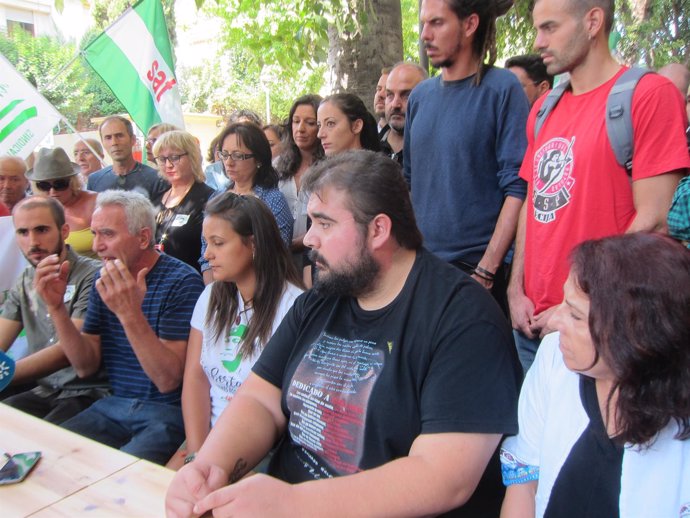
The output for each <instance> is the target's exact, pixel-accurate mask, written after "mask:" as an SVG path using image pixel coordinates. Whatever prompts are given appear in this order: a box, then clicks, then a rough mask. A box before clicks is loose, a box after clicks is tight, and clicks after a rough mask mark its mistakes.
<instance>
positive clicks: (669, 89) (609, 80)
mask: <svg viewBox="0 0 690 518" xmlns="http://www.w3.org/2000/svg"><path fill="white" fill-rule="evenodd" d="M613 4H614V2H613V0H596V1H590V2H584V1H582V0H537V2H536V4H535V7H534V11H533V20H534V26H535V28H536V30H537V37H536V41H535V44H534V45H535V48H536V49H537V50H538V51H539V53H540V54H541V57H542V59H543V60H544V64H545V65H546V68H547V71H548V72H549V74H554V75H556V74H562V73H564V72H569V73H570V88H569V89H568V90H567V91H566V92H565V93H564V95H563V97H562V98H561V100H560V101H559V103H558V104H557V105H556V107H555V108H554V110H553V111H552V112H551V114H549V116H548V117H547V118H546V121H545V122H544V125H543V126H542V128H541V130H540V131H539V134H538V136H537V137H536V138H535V136H534V122H535V117H536V113H537V111H538V110H539V108H540V107H541V105H542V104H543V101H544V97H542V98H541V99H540V100H539V101H537V103H536V104H535V105H534V107H533V109H532V112H531V114H530V117H529V119H528V121H527V137H528V147H527V152H526V154H525V159H524V160H523V163H522V167H521V169H520V176H521V177H522V178H523V179H524V180H526V181H527V182H528V183H529V186H528V192H527V199H526V201H525V203H524V204H523V207H522V210H521V213H520V220H519V224H518V231H517V237H516V246H515V258H514V261H513V271H512V275H511V280H510V286H509V289H508V297H509V302H510V312H511V318H512V323H513V328H514V330H515V339H516V344H517V347H518V353H519V355H520V360H521V362H522V364H523V368H524V370H525V371H527V369H528V368H529V366H530V365H531V362H532V359H533V358H534V354H535V353H536V349H537V347H538V344H539V340H540V339H541V337H543V336H544V335H545V334H547V333H549V332H551V331H552V329H551V328H550V326H549V325H548V320H549V317H550V316H551V313H552V312H553V310H554V309H555V307H556V306H557V305H558V304H560V302H561V300H562V299H563V289H562V286H563V283H564V282H565V280H566V278H567V275H568V255H569V254H570V251H571V250H572V248H573V247H574V246H575V245H577V244H578V243H581V242H582V241H585V240H587V239H594V238H599V237H604V236H608V235H613V234H622V233H624V232H637V231H661V232H665V231H666V215H667V213H668V208H669V207H670V204H671V199H672V197H673V192H674V190H675V188H676V186H677V185H678V182H679V180H680V178H681V177H682V176H683V175H684V174H685V173H686V170H687V168H688V167H690V157H689V156H688V152H687V148H686V144H685V135H684V130H685V126H686V123H687V121H686V117H685V110H684V109H683V108H684V107H683V105H682V103H681V102H680V98H679V97H678V95H677V94H676V93H675V92H674V89H675V87H674V86H673V84H672V83H671V82H670V81H668V80H666V79H665V78H662V77H660V76H658V75H654V74H649V75H646V76H644V77H643V78H642V79H641V80H640V82H639V84H638V85H637V87H636V89H635V93H634V95H633V103H632V120H633V127H634V137H633V138H634V143H633V149H634V151H633V153H634V154H633V164H634V167H633V172H632V187H631V180H630V177H629V176H628V174H627V172H626V170H625V168H623V167H621V166H620V165H619V164H618V163H617V162H616V159H615V157H614V154H613V150H612V149H611V145H610V142H609V139H608V134H607V131H606V120H605V110H606V100H607V98H608V94H609V91H610V90H611V88H612V87H613V85H614V83H615V81H616V79H617V78H618V76H619V75H620V74H622V73H623V71H624V70H625V68H624V67H622V66H621V65H619V64H618V63H617V62H616V61H615V59H614V58H613V57H612V56H611V53H610V51H609V48H608V36H609V33H610V31H611V26H612V23H613V8H614V7H613Z"/></svg>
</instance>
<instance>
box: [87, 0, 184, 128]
mask: <svg viewBox="0 0 690 518" xmlns="http://www.w3.org/2000/svg"><path fill="white" fill-rule="evenodd" d="M83 55H84V58H85V59H86V61H87V62H88V63H89V65H91V67H92V68H93V69H94V70H95V71H96V73H97V74H98V75H99V76H101V78H103V81H105V83H106V84H107V85H108V86H109V87H110V89H111V90H112V91H113V94H115V96H116V97H117V98H118V99H119V100H120V102H121V103H122V104H123V105H124V107H125V108H126V109H127V111H128V112H129V115H130V116H131V117H132V120H133V121H134V123H135V124H136V125H137V126H138V127H139V129H140V130H141V131H142V133H144V134H145V133H146V132H147V131H148V129H149V128H150V127H151V126H152V125H154V124H158V123H160V122H169V123H171V124H174V125H176V126H178V127H180V128H184V120H183V118H182V108H181V104H180V91H179V88H178V87H177V79H176V78H175V68H174V65H173V60H172V51H171V48H170V38H169V37H168V30H167V27H166V25H165V17H164V15H163V6H162V5H161V3H160V0H142V1H140V2H138V3H136V4H134V5H133V6H132V7H131V8H129V9H127V10H126V11H125V12H124V14H123V15H122V16H120V18H118V19H117V20H116V21H115V22H114V23H113V24H112V25H111V26H110V27H108V28H107V29H106V30H105V32H104V33H102V34H100V35H99V36H98V37H97V38H96V39H95V40H93V41H92V42H91V43H90V44H89V45H88V46H87V47H85V48H84V50H83Z"/></svg>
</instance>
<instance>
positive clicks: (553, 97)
mask: <svg viewBox="0 0 690 518" xmlns="http://www.w3.org/2000/svg"><path fill="white" fill-rule="evenodd" d="M569 86H570V81H568V80H565V81H561V82H560V83H558V84H557V85H556V86H554V87H553V89H552V90H551V91H550V92H549V93H548V94H546V99H544V102H543V104H542V105H541V107H540V108H539V111H538V112H537V116H536V118H535V119H534V138H536V137H537V135H538V134H539V130H540V129H541V127H542V126H543V125H544V121H546V118H547V117H548V116H549V113H551V111H552V110H553V109H554V107H555V106H556V105H557V104H558V101H560V100H561V97H563V93H564V92H565V91H566V90H567V89H568V87H569Z"/></svg>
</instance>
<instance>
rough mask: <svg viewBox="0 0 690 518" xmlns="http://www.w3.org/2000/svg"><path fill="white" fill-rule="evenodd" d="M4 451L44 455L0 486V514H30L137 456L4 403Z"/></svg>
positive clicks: (0, 413) (0, 408)
mask: <svg viewBox="0 0 690 518" xmlns="http://www.w3.org/2000/svg"><path fill="white" fill-rule="evenodd" d="M0 450H2V451H7V452H9V453H20V452H25V451H40V452H42V454H43V456H42V458H41V460H40V461H39V463H38V465H37V466H36V467H35V468H34V470H33V471H32V472H31V473H30V474H29V476H28V477H27V478H26V479H25V480H24V481H23V482H21V483H19V484H11V485H6V486H0V516H2V518H15V517H23V516H28V515H30V514H31V513H34V512H36V511H38V510H40V509H43V508H44V507H47V506H49V505H51V504H53V503H55V502H58V501H60V500H61V499H63V498H65V497H66V496H69V495H71V494H73V493H75V492H77V491H79V490H80V489H83V488H85V487H87V486H89V485H91V484H93V483H94V482H97V481H99V480H102V479H104V478H106V477H108V476H109V475H111V474H113V473H116V472H118V471H120V470H121V469H123V468H125V467H127V466H130V465H132V464H134V463H135V462H137V461H138V460H139V459H138V458H137V457H134V456H132V455H128V454H126V453H123V452H121V451H119V450H115V449H113V448H110V447H108V446H105V445H103V444H100V443H98V442H95V441H92V440H90V439H87V438H85V437H82V436H80V435H77V434H75V433H72V432H69V431H67V430H64V429H62V428H60V427H58V426H55V425H52V424H50V423H47V422H45V421H43V420H41V419H37V418H35V417H32V416H30V415H28V414H25V413H23V412H20V411H18V410H15V409H13V408H10V407H8V406H6V405H3V404H2V403H0Z"/></svg>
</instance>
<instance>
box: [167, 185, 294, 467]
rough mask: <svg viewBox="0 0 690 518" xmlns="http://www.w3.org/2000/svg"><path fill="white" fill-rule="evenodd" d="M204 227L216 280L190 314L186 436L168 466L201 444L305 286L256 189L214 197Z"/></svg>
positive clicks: (184, 409) (184, 393) (185, 386)
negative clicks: (245, 192)
mask: <svg viewBox="0 0 690 518" xmlns="http://www.w3.org/2000/svg"><path fill="white" fill-rule="evenodd" d="M203 228H204V230H203V234H204V238H205V240H206V242H207V247H206V251H205V252H204V256H205V257H206V259H207V260H208V261H209V264H210V266H211V271H212V272H213V283H212V284H210V285H208V286H206V289H205V290H204V292H203V293H202V294H201V297H199V301H198V302H197V304H196V308H195V309H194V314H193V316H192V328H191V331H190V335H189V346H188V348H187V360H186V363H185V372H184V382H183V385H182V412H183V415H184V425H185V433H186V437H187V441H186V446H185V447H183V448H182V449H181V451H180V452H179V453H178V454H177V455H176V456H175V457H173V459H171V461H170V463H169V464H168V466H169V467H173V468H179V467H180V466H181V464H182V460H183V459H184V458H185V457H186V459H187V460H191V459H192V458H193V456H194V452H196V451H198V450H199V448H201V445H202V444H203V442H204V440H205V439H206V436H207V435H208V433H209V431H210V429H211V427H212V426H213V425H214V424H215V422H216V420H217V419H218V417H219V416H220V414H221V412H222V411H223V409H224V408H225V407H226V406H227V404H228V401H229V400H230V399H232V397H233V395H234V394H235V391H236V390H237V388H238V387H239V386H240V385H241V383H242V382H243V381H244V380H245V378H246V377H247V376H248V374H249V372H250V370H251V368H252V365H253V364H254V362H255V361H256V360H257V358H258V357H259V354H260V353H261V350H262V349H263V346H264V345H265V344H266V342H268V340H269V338H270V337H271V336H272V335H273V333H274V332H275V330H276V329H277V328H278V325H279V324H280V322H281V321H282V319H283V317H284V316H285V314H286V313H287V311H288V310H289V309H290V307H291V306H292V304H293V302H294V301H295V299H296V298H297V297H298V296H299V295H300V293H302V290H301V282H300V279H299V276H298V274H297V271H296V270H295V268H294V267H293V265H292V262H291V261H290V256H289V255H288V252H287V249H286V248H285V247H284V246H283V245H282V243H281V239H280V234H279V232H278V226H277V225H276V222H275V218H274V217H273V215H272V214H271V212H270V211H269V210H268V208H267V207H266V205H265V204H264V203H262V202H261V201H259V200H258V199H257V198H256V197H254V196H238V195H236V194H233V193H230V192H226V193H223V194H221V195H219V196H216V197H214V198H213V199H212V200H211V201H209V203H208V205H207V207H206V218H205V219H204V226H203Z"/></svg>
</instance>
